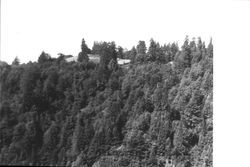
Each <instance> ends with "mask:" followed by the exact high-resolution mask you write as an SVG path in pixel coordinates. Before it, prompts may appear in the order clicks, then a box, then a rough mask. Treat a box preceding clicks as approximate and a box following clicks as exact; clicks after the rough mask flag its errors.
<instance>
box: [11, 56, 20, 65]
mask: <svg viewBox="0 0 250 167" xmlns="http://www.w3.org/2000/svg"><path fill="white" fill-rule="evenodd" d="M19 64H20V60H19V58H18V57H16V58H15V59H14V60H13V62H12V65H16V66H18V65H19Z"/></svg>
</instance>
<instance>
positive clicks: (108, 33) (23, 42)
mask: <svg viewBox="0 0 250 167" xmlns="http://www.w3.org/2000/svg"><path fill="white" fill-rule="evenodd" d="M1 3H2V4H1V60H3V61H6V62H8V63H11V62H12V61H13V60H14V58H15V57H16V56H18V57H19V59H20V60H21V62H22V63H26V62H28V61H29V60H31V61H36V60H37V58H38V56H39V55H40V53H41V52H42V51H43V50H44V51H45V52H47V53H49V54H51V56H52V57H55V56H57V53H64V54H72V55H77V54H78V53H79V51H80V45H81V39H82V38H84V39H85V41H86V42H87V44H88V46H89V47H90V48H91V47H92V45H93V42H94V41H115V42H116V44H117V45H120V46H122V47H125V48H128V49H130V48H131V47H132V46H133V45H136V44H137V42H138V41H139V40H145V41H146V42H147V44H148V41H149V40H150V38H153V39H155V40H156V41H159V42H160V43H161V44H164V43H168V42H175V41H178V42H179V45H182V43H183V40H184V38H185V36H186V35H189V37H190V38H192V37H199V36H200V37H201V38H202V39H203V40H206V41H209V39H210V37H213V36H214V30H215V29H214V27H215V26H217V25H215V24H214V20H216V19H217V18H218V15H220V14H221V13H223V10H218V7H217V6H216V5H215V4H214V3H208V2H207V1H206V2H204V1H202V2H199V1H191V2H190V1H188V2H186V1H172V2H169V1H166V0H162V1H161V0H151V1H146V0H136V1H135V0H126V1H121V0H105V1H104V0H79V1H77V0H68V1H63V0H58V1H57V0H3V1H2V2H1ZM220 7H222V6H220ZM217 21H218V19H217Z"/></svg>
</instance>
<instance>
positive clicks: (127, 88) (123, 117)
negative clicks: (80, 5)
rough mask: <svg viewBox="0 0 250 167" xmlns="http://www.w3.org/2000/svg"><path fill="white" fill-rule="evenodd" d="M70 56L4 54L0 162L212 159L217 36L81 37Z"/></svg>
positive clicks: (208, 163)
mask: <svg viewBox="0 0 250 167" xmlns="http://www.w3.org/2000/svg"><path fill="white" fill-rule="evenodd" d="M90 53H91V54H98V55H100V63H99V64H95V63H92V62H91V61H89V58H88V55H87V54H90ZM65 58H66V56H65V55H63V54H60V56H59V57H57V58H52V57H51V56H50V55H49V54H48V53H45V52H42V53H41V55H40V56H39V58H38V61H37V62H29V63H27V64H21V63H20V60H19V59H18V58H15V60H14V61H13V63H12V64H11V65H8V64H7V63H5V62H0V95H1V100H0V134H1V136H0V137H1V138H0V165H39V166H43V165H46V166H48V165H51V166H55V165H62V166H92V165H93V164H95V166H98V165H97V164H99V165H100V166H110V167H111V166H121V167H122V166H131V167H132V166H151V167H153V166H159V159H160V157H164V158H167V157H172V158H173V159H175V162H176V163H177V164H179V165H185V166H202V165H206V166H212V153H213V151H212V148H213V135H212V133H213V119H212V115H213V113H212V101H213V91H212V90H213V45H212V41H210V43H209V44H208V45H207V46H206V45H205V43H204V42H203V41H202V40H201V39H200V38H198V39H197V40H195V39H192V40H189V38H188V37H186V38H185V41H184V43H183V45H182V46H181V47H179V46H178V44H177V43H169V44H164V45H161V44H160V43H158V42H156V41H154V40H153V39H151V40H150V43H149V46H148V47H147V46H146V44H145V41H139V42H138V44H137V46H134V47H132V49H130V50H125V49H123V48H122V47H121V46H117V45H116V44H115V42H95V43H94V45H93V47H92V49H90V48H89V47H88V46H87V45H86V43H85V40H84V39H83V40H82V44H81V52H80V53H79V54H78V61H77V62H67V61H65ZM117 58H127V59H130V60H131V63H130V65H129V68H128V69H127V68H123V67H122V66H119V65H118V64H117Z"/></svg>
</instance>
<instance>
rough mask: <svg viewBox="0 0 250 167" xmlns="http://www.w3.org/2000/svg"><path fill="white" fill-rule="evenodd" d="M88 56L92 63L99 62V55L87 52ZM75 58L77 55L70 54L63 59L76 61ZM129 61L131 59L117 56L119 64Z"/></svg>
mask: <svg viewBox="0 0 250 167" xmlns="http://www.w3.org/2000/svg"><path fill="white" fill-rule="evenodd" d="M88 57H89V61H91V62H93V63H100V55H98V54H88ZM77 58H78V56H72V57H66V58H65V60H66V61H67V62H72V61H75V62H77ZM130 62H131V60H129V59H120V58H117V63H118V64H119V65H121V66H127V65H128V64H130Z"/></svg>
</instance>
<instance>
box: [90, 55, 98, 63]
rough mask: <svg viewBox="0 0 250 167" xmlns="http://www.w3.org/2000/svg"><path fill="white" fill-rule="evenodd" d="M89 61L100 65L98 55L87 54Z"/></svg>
mask: <svg viewBox="0 0 250 167" xmlns="http://www.w3.org/2000/svg"><path fill="white" fill-rule="evenodd" d="M88 57H89V61H91V62H93V63H100V55H98V54H88Z"/></svg>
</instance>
